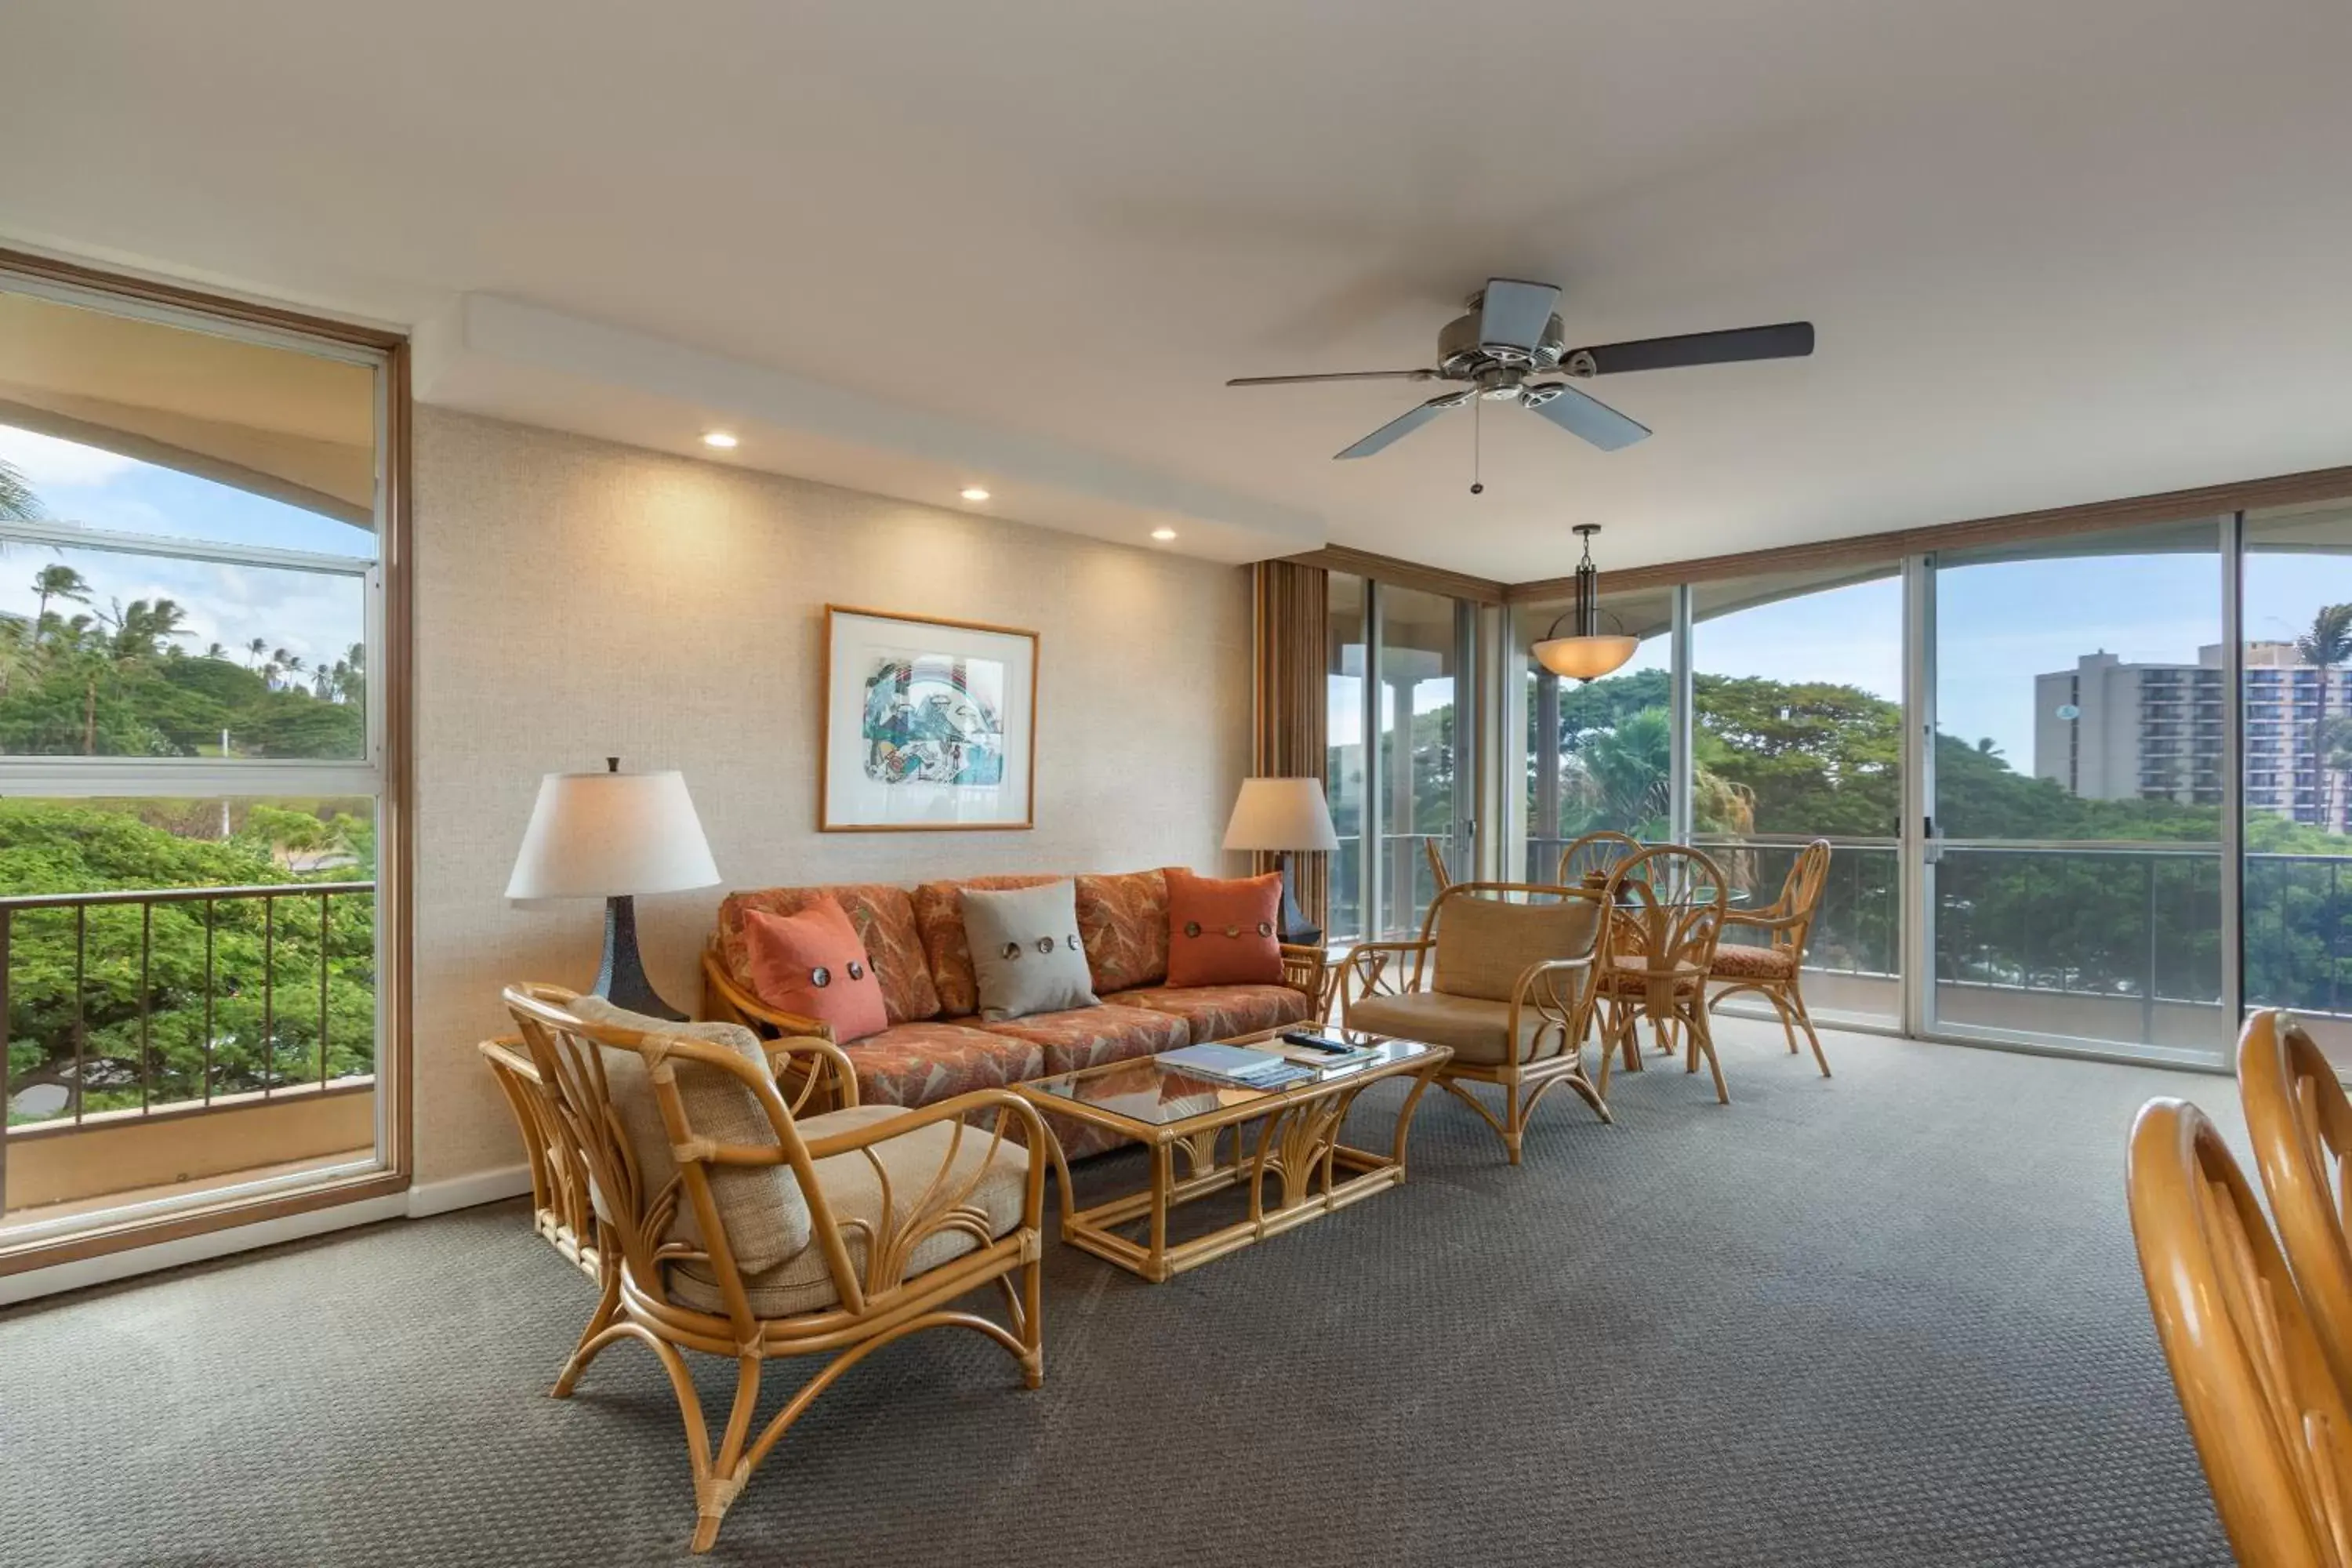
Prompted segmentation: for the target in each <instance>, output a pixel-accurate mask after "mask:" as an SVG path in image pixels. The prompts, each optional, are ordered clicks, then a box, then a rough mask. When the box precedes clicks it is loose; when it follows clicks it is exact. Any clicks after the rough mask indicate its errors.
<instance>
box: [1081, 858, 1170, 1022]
mask: <svg viewBox="0 0 2352 1568" xmlns="http://www.w3.org/2000/svg"><path fill="white" fill-rule="evenodd" d="M1078 935H1079V936H1080V937H1081V938H1083V939H1084V940H1085V942H1086V944H1087V967H1088V968H1090V969H1092V970H1093V971H1094V976H1095V994H1096V995H1097V996H1108V995H1109V994H1111V993H1112V992H1114V991H1130V990H1133V989H1135V988H1136V987H1138V986H1141V985H1157V984H1160V982H1161V981H1163V980H1165V979H1167V978H1168V874H1167V873H1166V872H1165V871H1129V872H1125V873H1123V874H1121V875H1118V876H1115V877H1097V876H1087V877H1080V878H1079V879H1078Z"/></svg>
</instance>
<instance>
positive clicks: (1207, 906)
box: [1168, 866, 1282, 985]
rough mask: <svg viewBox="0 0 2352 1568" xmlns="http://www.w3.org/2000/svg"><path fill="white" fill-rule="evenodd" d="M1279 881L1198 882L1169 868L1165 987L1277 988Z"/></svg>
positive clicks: (1274, 877)
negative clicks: (1222, 986) (1230, 986)
mask: <svg viewBox="0 0 2352 1568" xmlns="http://www.w3.org/2000/svg"><path fill="white" fill-rule="evenodd" d="M1281 911H1282V877H1281V874H1280V873H1278V872H1271V871H1270V872H1268V873H1266V875H1265V876H1263V877H1196V876H1194V875H1193V874H1192V872H1190V871H1187V870H1185V869H1183V868H1181V867H1175V866H1171V867H1170V868H1168V984H1171V985H1278V984H1281V983H1282V943H1281V942H1280V941H1279V940H1278V939H1277V938H1276V936H1275V927H1276V921H1278V920H1279V919H1280V917H1281Z"/></svg>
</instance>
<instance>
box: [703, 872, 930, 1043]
mask: <svg viewBox="0 0 2352 1568" xmlns="http://www.w3.org/2000/svg"><path fill="white" fill-rule="evenodd" d="M826 898H830V899H833V900H835V901H836V902H838V903H839V904H840V905H841V908H842V912H843V913H845V914H846V915H848V917H849V923H850V924H851V925H852V926H855V927H856V930H857V940H858V941H860V942H864V943H865V944H866V960H867V961H868V962H869V963H872V965H873V966H874V977H875V978H876V979H877V980H879V981H880V982H881V983H882V1005H883V1011H884V1013H885V1015H886V1016H887V1017H888V1018H889V1020H890V1022H891V1023H893V1024H909V1023H913V1022H915V1021H916V1020H918V1019H921V1018H936V1017H938V1016H940V993H939V987H937V986H936V985H934V984H932V983H931V971H930V966H929V964H928V963H925V962H924V959H923V942H922V936H921V933H920V931H919V928H918V927H917V926H916V924H915V901H914V900H913V899H911V898H909V897H908V894H907V889H904V888H894V887H891V886H890V885H889V884H888V883H887V882H857V883H837V884H835V885H834V886H832V887H827V888H761V889H755V890H752V891H749V892H740V893H730V894H728V895H727V897H726V898H725V899H723V900H720V902H719V958H720V960H721V961H722V962H724V963H725V964H726V966H727V973H728V974H729V975H730V977H731V978H732V979H733V980H734V982H735V984H738V985H740V986H741V987H743V989H744V990H746V991H749V992H751V994H753V995H755V996H756V995H758V994H759V989H758V987H756V986H755V985H753V984H751V958H750V954H749V952H748V951H747V948H746V944H745V941H744V936H743V911H744V910H767V911H768V912H769V913H770V914H772V915H794V914H798V913H800V912H801V911H802V910H805V909H808V908H809V907H810V906H812V905H814V904H815V903H816V902H817V901H818V900H822V899H826Z"/></svg>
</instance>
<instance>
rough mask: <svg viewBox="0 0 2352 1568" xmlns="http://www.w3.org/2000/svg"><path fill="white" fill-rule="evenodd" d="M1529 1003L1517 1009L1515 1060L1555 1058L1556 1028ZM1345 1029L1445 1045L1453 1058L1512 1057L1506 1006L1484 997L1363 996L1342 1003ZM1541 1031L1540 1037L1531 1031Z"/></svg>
mask: <svg viewBox="0 0 2352 1568" xmlns="http://www.w3.org/2000/svg"><path fill="white" fill-rule="evenodd" d="M1543 1024H1544V1016H1543V1015H1542V1014H1541V1013H1538V1012H1537V1011H1536V1010H1535V1009H1534V1008H1533V1007H1523V1008H1521V1009H1520V1010H1519V1037H1518V1045H1517V1058H1518V1059H1519V1060H1520V1061H1531V1060H1533V1059H1535V1058H1538V1057H1556V1056H1558V1055H1559V1050H1560V1037H1559V1036H1560V1032H1559V1030H1558V1029H1549V1030H1545V1029H1544V1028H1543ZM1348 1027H1349V1028H1351V1029H1369V1030H1370V1031H1371V1032H1372V1033H1373V1034H1376V1035H1394V1036H1396V1037H1399V1038H1401V1039H1407V1040H1421V1041H1423V1042H1425V1043H1426V1044H1429V1045H1433V1046H1451V1047H1454V1059H1455V1060H1457V1061H1465V1062H1475V1063H1477V1064H1479V1065H1481V1066H1485V1067H1499V1066H1500V1065H1502V1064H1503V1063H1504V1062H1507V1061H1509V1060H1510V1059H1512V1056H1513V1054H1514V1053H1513V1049H1512V1046H1511V1005H1510V1004H1509V1003H1508V1002H1496V1001H1491V1000H1489V999H1488V998H1486V997H1484V996H1452V995H1448V994H1445V993H1444V992H1442V991H1409V992H1407V993H1405V994H1403V995H1402V996H1365V997H1360V998H1358V999H1357V1000H1355V1001H1353V1002H1350V1003H1349V1004H1348ZM1539 1032H1540V1033H1541V1034H1542V1036H1543V1037H1542V1039H1541V1040H1540V1041H1538V1039H1537V1035H1538V1033H1539Z"/></svg>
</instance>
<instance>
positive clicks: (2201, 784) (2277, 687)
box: [2033, 642, 2352, 832]
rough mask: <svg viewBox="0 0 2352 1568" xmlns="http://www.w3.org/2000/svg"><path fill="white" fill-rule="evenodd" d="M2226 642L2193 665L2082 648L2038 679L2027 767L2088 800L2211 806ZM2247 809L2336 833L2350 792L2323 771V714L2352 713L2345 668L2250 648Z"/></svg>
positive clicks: (2350, 810) (2267, 645) (2347, 819)
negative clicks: (2140, 660) (2063, 666)
mask: <svg viewBox="0 0 2352 1568" xmlns="http://www.w3.org/2000/svg"><path fill="white" fill-rule="evenodd" d="M2223 695H2224V683H2223V670H2222V667H2221V645H2219V644H2218V643H2217V644H2211V645H2209V646H2207V647H2201V648H2199V649H2198V650H2197V662H2196V663H2195V664H2126V663H2125V662H2124V661H2123V660H2122V659H2121V658H2117V657H2116V655H2114V654H2111V653H2105V652H2101V653H2093V654H2085V655H2084V656H2083V657H2082V658H2080V659H2078V660H2076V661H2075V666H2074V668H2073V669H2068V670H2060V671H2058V672H2056V673H2054V674H2051V675H2039V676H2036V677H2034V680H2033V698H2034V702H2033V710H2034V721H2033V771H2034V773H2036V774H2037V775H2038V776H2040V777H2042V778H2045V779H2051V780H2054V781H2055V782H2056V783H2058V784H2063V785H2064V786H2065V787H2066V789H2067V790H2069V791H2070V792H2071V793H2073V794H2075V795H2085V796H2088V797H2090V798H2092V799H2095V800H2177V801H2180V802H2182V803H2184V804H2193V805H2220V804H2221V795H2222V786H2223V784H2224V782H2225V780H2224V778H2223V774H2222V760H2223V757H2224V754H2225V749H2226V747H2225V740H2226V732H2225V722H2226V719H2225V715H2226V708H2225V706H2224V704H2223V702H2222V698H2223ZM2245 700H2246V740H2245V788H2246V808H2247V809H2248V810H2249V811H2264V812H2269V813H2272V814H2273V815H2274V816H2284V817H2289V818H2291V819H2293V820H2294V821H2296V822H2303V823H2309V824H2310V825H2312V826H2326V827H2330V828H2332V829H2334V830H2335V831H2336V832H2343V831H2346V830H2347V827H2352V787H2337V788H2334V789H2330V788H2328V787H2326V786H2327V783H2328V781H2327V780H2326V778H2325V777H2324V776H2323V775H2322V773H2321V771H2320V768H2319V765H2318V761H2319V746H2318V727H2319V721H2320V720H2321V719H2322V717H2324V716H2327V715H2333V714H2337V713H2347V712H2352V674H2347V672H2346V671H2343V670H2326V671H2323V670H2320V669H2318V668H2315V667H2313V666H2311V665H2309V664H2306V663H2305V661H2304V658H2303V656H2302V655H2301V654H2300V653H2299V652H2297V651H2296V649H2295V646H2294V644H2293V643H2291V642H2257V643H2249V644H2247V645H2246V698H2245Z"/></svg>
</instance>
